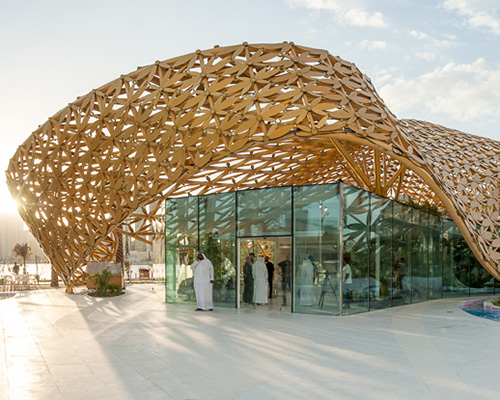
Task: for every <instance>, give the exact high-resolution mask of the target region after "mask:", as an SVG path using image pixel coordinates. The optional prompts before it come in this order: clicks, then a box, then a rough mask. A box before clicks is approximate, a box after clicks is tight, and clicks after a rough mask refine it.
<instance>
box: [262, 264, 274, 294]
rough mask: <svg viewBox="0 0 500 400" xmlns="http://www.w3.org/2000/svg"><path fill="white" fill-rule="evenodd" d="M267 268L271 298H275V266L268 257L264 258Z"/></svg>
mask: <svg viewBox="0 0 500 400" xmlns="http://www.w3.org/2000/svg"><path fill="white" fill-rule="evenodd" d="M264 260H265V262H266V267H267V279H268V281H269V296H268V297H269V298H270V299H272V298H273V280H274V264H273V263H272V262H271V260H270V259H269V257H268V256H266V257H265V258H264Z"/></svg>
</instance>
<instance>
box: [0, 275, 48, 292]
mask: <svg viewBox="0 0 500 400" xmlns="http://www.w3.org/2000/svg"><path fill="white" fill-rule="evenodd" d="M39 288H40V285H39V283H38V281H37V279H36V275H32V274H18V275H5V276H4V277H3V291H4V292H10V291H12V292H15V291H18V290H30V289H39Z"/></svg>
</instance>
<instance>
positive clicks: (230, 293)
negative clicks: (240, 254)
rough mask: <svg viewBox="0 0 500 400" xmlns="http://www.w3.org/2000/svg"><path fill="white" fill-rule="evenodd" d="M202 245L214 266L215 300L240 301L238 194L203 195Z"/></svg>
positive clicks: (219, 303) (201, 198) (215, 301)
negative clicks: (237, 236) (237, 228)
mask: <svg viewBox="0 0 500 400" xmlns="http://www.w3.org/2000/svg"><path fill="white" fill-rule="evenodd" d="M199 218H200V233H199V234H200V249H201V251H203V252H204V253H205V255H206V256H207V258H208V259H209V260H210V261H211V262H212V265H213V266H214V284H213V300H214V304H216V305H219V306H220V305H227V306H231V307H234V306H235V304H236V303H235V301H236V194H235V193H223V194H213V195H209V196H201V197H199Z"/></svg>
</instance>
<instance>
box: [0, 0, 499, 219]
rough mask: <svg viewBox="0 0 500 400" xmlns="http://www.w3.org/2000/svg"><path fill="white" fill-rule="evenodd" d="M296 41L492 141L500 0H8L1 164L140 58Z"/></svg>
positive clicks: (3, 197)
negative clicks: (55, 118) (39, 129)
mask: <svg viewBox="0 0 500 400" xmlns="http://www.w3.org/2000/svg"><path fill="white" fill-rule="evenodd" d="M245 41H246V42H249V43H279V42H283V41H293V42H295V43H296V44H300V45H304V46H308V47H315V48H321V49H325V50H328V51H329V52H330V54H333V55H336V56H340V57H341V58H343V59H345V60H348V61H350V62H354V63H355V64H356V65H357V67H358V68H359V69H360V70H361V71H362V72H363V73H364V74H366V75H367V76H369V77H370V78H371V80H372V82H373V83H374V85H375V87H376V89H377V91H378V93H379V94H380V96H381V97H382V98H383V99H384V101H385V103H386V105H387V106H388V107H389V109H390V110H391V111H392V112H393V113H394V114H396V116H397V117H398V118H415V119H420V120H424V121H429V122H433V123H437V124H441V125H444V126H446V127H449V128H453V129H457V130H460V131H463V132H467V133H471V134H474V135H478V136H483V137H488V138H492V139H495V140H499V141H500V1H498V0H435V1H433V0H350V1H345V0H252V1H239V0H210V1H206V0H189V1H182V0H141V1H137V0H136V1H129V0H116V1H115V0H86V1H81V0H79V1H73V0H44V1H40V0H16V1H6V0H4V1H2V2H1V3H0V50H1V53H0V54H1V59H2V62H1V63H0V93H1V94H2V95H1V96H0V138H1V140H2V142H1V146H0V170H1V171H0V213H1V212H16V211H15V203H14V201H13V200H11V196H10V194H9V192H8V189H7V186H6V183H5V175H4V171H5V170H6V169H7V166H8V162H9V160H10V158H11V157H12V156H13V154H14V152H15V151H16V148H17V147H18V146H19V145H21V144H22V143H23V142H24V140H26V139H27V138H28V137H29V135H30V134H31V132H33V131H34V130H35V129H36V128H37V127H38V126H39V125H41V124H43V123H44V122H45V121H46V120H47V119H48V118H49V117H50V116H52V115H54V114H55V113H56V112H58V111H59V110H60V109H62V108H64V107H65V106H66V105H67V104H68V103H71V102H73V101H75V100H76V98H77V97H79V96H82V95H85V94H87V93H88V92H90V91H91V90H92V89H95V88H98V87H100V86H102V85H104V84H106V83H108V82H110V81H112V80H114V79H115V78H117V77H119V76H120V75H122V74H127V73H129V72H132V71H134V70H135V69H136V68H137V67H138V66H145V65H150V64H153V63H154V62H155V61H156V60H168V59H170V58H173V57H177V56H181V55H184V54H189V53H192V52H194V51H196V50H197V49H201V50H203V49H209V48H212V47H213V46H214V45H220V46H229V45H234V44H239V43H242V42H245Z"/></svg>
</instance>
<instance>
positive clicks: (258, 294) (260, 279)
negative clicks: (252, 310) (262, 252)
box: [252, 256, 269, 304]
mask: <svg viewBox="0 0 500 400" xmlns="http://www.w3.org/2000/svg"><path fill="white" fill-rule="evenodd" d="M252 275H253V279H254V282H255V290H254V292H253V301H254V303H255V304H266V303H267V283H268V280H269V275H268V273H267V267H266V264H264V258H263V257H262V256H259V258H258V259H257V261H256V262H255V263H254V265H253V266H252Z"/></svg>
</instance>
